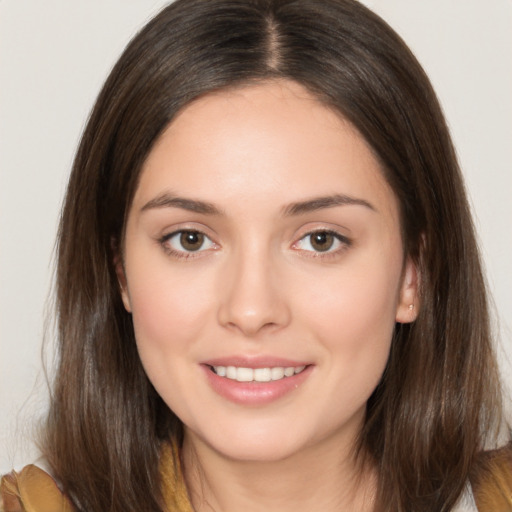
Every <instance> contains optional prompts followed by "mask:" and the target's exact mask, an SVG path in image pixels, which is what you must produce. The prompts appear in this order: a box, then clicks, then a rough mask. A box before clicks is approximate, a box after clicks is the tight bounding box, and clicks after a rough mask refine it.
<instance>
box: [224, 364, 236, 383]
mask: <svg viewBox="0 0 512 512" xmlns="http://www.w3.org/2000/svg"><path fill="white" fill-rule="evenodd" d="M236 373H237V371H236V368H235V367H234V366H228V367H227V368H226V377H227V378H228V379H233V380H236Z"/></svg>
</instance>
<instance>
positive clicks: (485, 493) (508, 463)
mask: <svg viewBox="0 0 512 512" xmlns="http://www.w3.org/2000/svg"><path fill="white" fill-rule="evenodd" d="M471 487H472V488H473V494H474V497H475V502H476V505H477V507H478V510H479V512H512V443H509V444H508V445H507V446H505V447H503V448H501V449H499V450H492V451H489V452H484V453H482V454H480V456H479V460H478V463H477V466H476V468H475V470H474V471H473V472H472V476H471Z"/></svg>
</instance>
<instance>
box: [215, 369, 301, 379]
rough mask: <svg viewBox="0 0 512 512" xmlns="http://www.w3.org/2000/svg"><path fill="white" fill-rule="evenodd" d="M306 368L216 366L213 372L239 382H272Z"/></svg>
mask: <svg viewBox="0 0 512 512" xmlns="http://www.w3.org/2000/svg"><path fill="white" fill-rule="evenodd" d="M304 368H306V367H305V366H288V367H286V368H285V367H282V366H274V367H273V368H254V369H253V368H243V367H237V366H214V367H213V370H214V372H215V373H216V374H217V375H218V376H219V377H226V378H228V379H231V380H236V381H238V382H253V381H254V382H270V381H272V380H281V379H283V378H285V377H291V376H292V375H295V374H297V373H300V372H302V371H303V370H304Z"/></svg>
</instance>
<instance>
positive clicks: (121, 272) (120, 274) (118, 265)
mask: <svg viewBox="0 0 512 512" xmlns="http://www.w3.org/2000/svg"><path fill="white" fill-rule="evenodd" d="M115 245H116V246H117V244H115ZM113 251H114V268H115V271H116V276H117V282H118V284H119V292H120V293H121V299H122V300H123V304H124V308H125V309H126V311H128V313H131V312H132V306H131V302H130V295H129V293H128V285H127V282H126V272H125V268H124V262H123V258H122V256H121V251H120V250H119V248H118V247H113Z"/></svg>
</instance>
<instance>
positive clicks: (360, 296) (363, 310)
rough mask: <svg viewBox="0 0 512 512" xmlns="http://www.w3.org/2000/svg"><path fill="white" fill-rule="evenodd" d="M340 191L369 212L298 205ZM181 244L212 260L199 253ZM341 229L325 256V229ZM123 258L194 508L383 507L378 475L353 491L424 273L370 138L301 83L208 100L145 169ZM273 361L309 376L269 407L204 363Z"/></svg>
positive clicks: (130, 303) (140, 336) (132, 307)
mask: <svg viewBox="0 0 512 512" xmlns="http://www.w3.org/2000/svg"><path fill="white" fill-rule="evenodd" d="M335 194H337V195H338V196H341V195H343V197H350V198H352V199H355V200H356V204H336V205H333V204H326V203H325V202H324V204H323V205H322V204H316V207H315V204H313V205H312V204H311V203H309V208H302V210H301V209H299V208H295V209H294V208H293V207H291V206H290V205H293V204H296V203H300V202H307V201H311V200H312V199H313V198H319V197H321V198H324V197H327V196H329V197H332V196H333V195H335ZM176 197H179V198H185V199H187V200H194V201H201V202H203V203H207V204H208V205H209V208H208V209H205V208H203V211H191V210H190V206H191V203H185V202H183V201H178V202H177V201H176V200H175V198H176ZM319 206H321V207H319ZM194 208H195V209H196V210H197V204H196V203H194ZM206 210H209V211H206ZM297 210H300V211H297ZM304 210H307V211H304ZM180 230H182V231H187V230H188V231H193V232H196V231H199V232H201V233H204V235H205V236H206V237H205V238H204V240H205V241H204V243H203V245H202V246H200V248H199V249H198V250H194V251H186V250H185V249H184V247H183V245H180V233H179V231H180ZM331 231H332V232H335V233H336V236H335V237H333V239H332V240H333V243H332V246H330V247H328V249H327V250H322V251H319V250H318V245H313V244H312V241H313V242H314V239H313V238H311V236H310V234H311V232H320V233H324V237H325V232H331ZM177 232H178V234H177V235H173V233H177ZM170 235H172V236H170ZM337 237H339V238H337ZM328 245H329V243H327V244H324V245H323V246H321V247H322V249H325V247H326V246H328ZM195 247H197V244H196V245H195V246H194V248H195ZM122 260H123V261H122V263H119V264H118V265H117V269H118V277H119V281H120V286H121V291H122V296H123V301H124V304H125V307H126V309H127V310H128V311H130V312H131V313H132V315H133V323H134V328H135V335H136V340H137V345H138V350H139V353H140V357H141V360H142V363H143V365H144V368H145V370H146V372H147V374H148V377H149V378H150V380H151V381H152V383H153V385H154V386H155V388H156V390H157V391H158V393H159V394H160V395H161V396H162V398H163V399H164V401H165V402H166V403H167V404H168V405H169V407H170V408H171V409H172V410H173V411H174V412H175V413H176V414H177V415H178V417H179V418H180V419H181V420H182V421H183V423H184V427H185V442H184V447H183V454H182V455H183V461H184V467H185V476H186V480H187V484H188V486H189V490H190V494H191V497H192V501H193V505H194V507H195V509H196V510H198V511H203V510H212V509H213V510H216V511H239V510H244V511H252V510H279V511H281V512H282V511H285V510H294V511H300V510H309V511H310V510H327V511H328V510H340V507H352V508H351V510H370V509H371V506H372V505H371V496H372V492H373V488H374V486H375V475H374V474H373V472H372V471H371V469H367V470H365V473H364V478H361V479H357V478H356V476H357V475H360V473H358V471H357V468H356V464H355V461H354V458H353V456H352V449H353V448H354V444H355V441H356V438H357V435H358V433H359V432H360V429H361V426H362V423H363V420H364V411H365V404H366V401H367V400H368V398H369V396H370V395H371V393H372V391H373V390H374V389H375V387H376V385H377V384H378V382H379V379H380V378H381V375H382V372H383V370H384V368H385V365H386V361H387V358H388V354H389V349H390V342H391V337H392V332H393V328H394V325H395V322H397V321H398V322H411V321H413V320H414V319H415V316H416V310H417V307H413V308H412V309H411V308H410V307H409V306H410V305H411V304H413V305H417V293H416V290H417V273H416V269H415V267H414V265H413V264H412V263H411V262H410V261H408V260H404V256H403V245H402V240H401V235H400V225H399V209H398V204H397V201H396V198H395V195H394V193H393V191H392V190H391V188H390V187H389V185H388V184H387V182H386V181H385V179H384V178H383V175H382V172H381V168H380V164H379V162H378V161H377V159H376V158H375V156H374V155H373V153H372V151H371V150H370V148H369V147H368V145H367V143H366V142H365V140H364V139H363V138H362V137H361V135H360V134H359V133H358V132H357V130H356V129H355V128H354V127H353V126H352V125H351V124H350V123H349V122H347V121H346V120H344V119H343V118H342V117H340V116H339V115H338V114H336V113H334V112H333V111H332V109H329V108H327V107H325V106H324V105H322V104H321V103H320V102H318V101H317V100H316V99H315V98H314V97H313V96H312V95H311V94H309V93H308V92H307V91H306V90H305V89H304V88H302V87H301V86H300V85H298V84H295V83H293V82H289V81H273V82H266V83H263V84H258V85H251V86H247V87H243V88H238V89H234V90H229V91H222V92H218V93H211V94H209V95H206V96H203V97H201V98H200V99H198V100H196V101H195V102H194V103H192V104H190V105H189V106H187V107H186V108H185V109H184V110H183V111H182V112H181V113H180V114H179V115H178V116H177V117H176V118H175V120H174V121H173V122H172V123H171V124H170V126H169V127H168V128H167V130H166V131H165V132H164V133H163V135H162V136H161V137H160V139H159V140H158V141H157V143H156V145H155V146H154V148H153V150H152V151H151V153H150V154H149V157H148V159H147V160H146V162H145V164H144V166H143V169H142V174H141V178H140V183H139V186H138V189H137V191H136V194H135V197H134V200H133V204H132V206H131V209H130V211H129V215H128V220H127V225H126V235H125V240H124V245H123V258H122ZM262 355H264V356H266V357H281V358H287V359H292V360H294V361H301V362H305V363H307V365H308V373H307V376H306V378H305V379H303V380H302V381H301V382H300V384H298V385H297V386H296V387H294V388H293V389H292V390H291V391H288V392H287V393H285V394H284V396H281V397H279V398H278V399H275V400H271V401H270V402H269V403H263V404H254V403H251V402H248V403H243V402H242V403H237V402H234V401H232V400H230V399H227V398H226V397H224V396H221V395H219V394H218V393H217V392H216V391H215V390H214V389H213V388H212V386H211V385H210V383H209V380H208V378H207V374H206V371H208V370H206V371H205V366H204V362H205V361H210V360H212V359H214V358H226V357H232V356H240V357H246V358H251V357H258V356H262ZM199 468H200V470H199Z"/></svg>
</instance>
